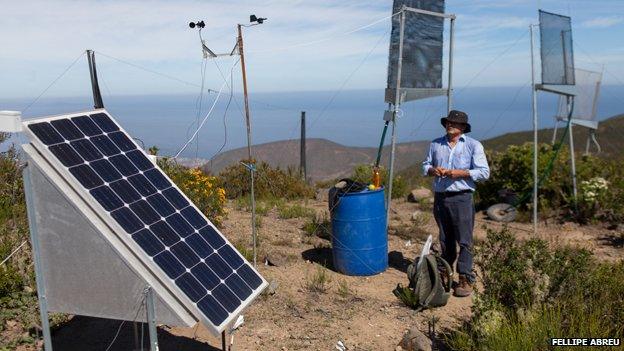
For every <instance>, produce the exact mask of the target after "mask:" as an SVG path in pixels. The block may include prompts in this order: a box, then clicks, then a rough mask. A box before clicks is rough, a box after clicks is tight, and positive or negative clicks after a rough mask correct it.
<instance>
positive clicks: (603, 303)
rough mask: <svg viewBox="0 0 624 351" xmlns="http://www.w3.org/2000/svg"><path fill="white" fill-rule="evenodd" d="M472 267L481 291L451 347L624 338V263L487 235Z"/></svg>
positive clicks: (450, 337) (542, 345)
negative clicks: (478, 276)
mask: <svg viewBox="0 0 624 351" xmlns="http://www.w3.org/2000/svg"><path fill="white" fill-rule="evenodd" d="M475 263H476V264H477V266H478V267H479V268H480V270H481V272H482V278H483V283H484V289H483V291H482V292H476V295H475V304H474V306H473V312H474V313H473V316H472V318H471V320H470V321H468V322H467V323H465V324H464V325H463V326H462V327H460V328H459V329H458V330H456V331H452V332H450V333H448V334H447V336H446V340H447V343H448V344H449V346H450V347H451V349H453V350H543V349H547V348H548V345H547V342H548V338H553V337H556V338H559V337H578V336H579V335H591V336H592V337H622V335H624V325H622V322H621V321H622V320H624V299H623V298H622V296H624V284H622V283H621V282H622V280H623V279H624V262H622V261H620V262H619V263H615V264H613V263H598V262H597V261H596V260H595V259H594V258H593V257H592V256H591V254H590V253H589V252H587V251H586V250H582V249H575V248H569V247H564V248H556V249H549V248H548V246H547V244H546V243H545V242H544V241H542V240H538V239H532V240H529V241H526V242H518V241H516V240H515V238H514V237H513V235H512V234H511V233H510V232H509V231H508V230H507V229H503V230H501V231H498V232H494V231H488V236H487V239H486V240H485V241H484V242H483V244H482V245H481V246H480V247H479V249H478V250H477V259H476V260H475Z"/></svg>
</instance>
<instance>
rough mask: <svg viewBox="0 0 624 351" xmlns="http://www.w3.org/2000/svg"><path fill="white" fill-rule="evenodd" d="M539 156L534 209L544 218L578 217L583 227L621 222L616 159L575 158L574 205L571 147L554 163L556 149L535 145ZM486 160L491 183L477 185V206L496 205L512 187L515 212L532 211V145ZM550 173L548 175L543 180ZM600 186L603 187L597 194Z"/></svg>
mask: <svg viewBox="0 0 624 351" xmlns="http://www.w3.org/2000/svg"><path fill="white" fill-rule="evenodd" d="M538 153H539V157H538V175H539V177H541V178H543V180H542V182H541V184H540V187H539V192H538V194H539V201H538V206H539V208H538V211H539V212H540V213H541V214H542V215H544V214H545V215H552V216H557V217H560V218H571V219H576V220H578V221H579V222H581V223H585V222H588V221H590V220H592V219H599V220H607V221H612V222H615V221H619V220H622V219H623V218H624V204H623V201H624V171H623V170H622V167H621V166H620V165H619V164H618V163H617V162H616V161H613V160H604V159H599V158H597V157H594V156H590V155H584V156H581V157H577V158H576V173H577V181H578V184H579V187H578V189H579V196H578V199H577V200H578V201H577V202H576V203H575V201H574V197H573V195H572V194H573V188H572V177H571V175H570V174H571V171H570V164H569V163H570V162H569V160H570V154H569V149H568V148H567V147H565V146H563V147H562V148H561V149H560V150H559V153H558V156H557V157H556V158H554V161H552V160H553V156H554V155H555V153H556V150H554V148H553V146H552V145H550V144H541V145H539V149H538ZM488 159H489V165H490V169H491V175H490V179H489V180H488V181H486V182H483V183H478V184H477V192H476V198H475V200H476V201H477V202H478V203H479V204H480V205H481V206H489V205H492V204H495V203H498V202H500V200H499V198H498V191H499V190H501V189H511V190H513V191H515V192H516V193H517V194H518V196H519V197H520V199H521V200H522V201H521V203H520V204H519V206H518V208H519V209H520V210H523V211H527V210H530V209H531V206H532V203H531V199H532V196H531V194H532V191H533V145H532V144H531V143H525V144H523V145H511V146H509V147H508V148H507V150H505V151H504V152H494V153H488ZM551 161H552V165H551ZM548 171H549V172H550V174H549V175H547V176H544V175H545V174H546V173H547V172H548ZM599 179H604V180H605V183H604V184H598V183H600V182H601V181H600V180H599ZM598 185H604V186H605V187H606V188H603V190H600V189H598V188H597V187H596V186H598ZM596 190H599V191H598V192H597V191H596Z"/></svg>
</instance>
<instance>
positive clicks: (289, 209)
mask: <svg viewBox="0 0 624 351" xmlns="http://www.w3.org/2000/svg"><path fill="white" fill-rule="evenodd" d="M314 214H315V213H314V210H313V209H311V208H308V207H304V206H301V205H297V204H295V205H292V206H281V207H279V212H278V216H279V218H283V219H289V218H302V217H313V216H314Z"/></svg>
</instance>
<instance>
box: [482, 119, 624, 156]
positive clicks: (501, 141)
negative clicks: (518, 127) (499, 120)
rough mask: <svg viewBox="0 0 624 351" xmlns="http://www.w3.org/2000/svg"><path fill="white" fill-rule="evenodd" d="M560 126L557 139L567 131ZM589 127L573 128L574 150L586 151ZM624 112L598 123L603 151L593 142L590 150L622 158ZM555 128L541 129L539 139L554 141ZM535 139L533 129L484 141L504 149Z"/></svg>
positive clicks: (489, 146)
mask: <svg viewBox="0 0 624 351" xmlns="http://www.w3.org/2000/svg"><path fill="white" fill-rule="evenodd" d="M559 125H560V128H558V130H557V140H559V139H560V137H561V133H563V132H565V125H564V124H563V123H559ZM588 132H589V129H588V128H585V127H580V126H574V127H573V128H572V134H573V138H574V150H575V151H577V152H580V153H583V152H585V145H586V143H587V137H588ZM623 132H624V114H622V115H618V116H614V117H611V118H609V119H606V120H604V121H602V122H600V124H598V131H597V132H596V139H597V140H598V143H599V144H600V147H601V148H602V151H601V152H600V153H598V154H596V147H595V145H593V143H592V144H591V146H590V152H591V153H592V154H595V155H597V156H600V157H605V158H621V157H622V150H623V149H624V138H623ZM552 136H553V129H552V128H548V129H540V130H539V131H538V133H537V139H538V140H539V142H540V143H550V142H551V141H552ZM564 140H565V144H566V145H568V143H569V141H568V137H567V135H566V137H565V139H564ZM532 141H533V131H526V132H516V133H507V134H503V135H501V136H498V137H495V138H492V139H487V140H484V141H483V146H484V147H485V149H486V150H493V151H503V150H505V149H506V148H507V147H508V146H509V145H514V144H523V143H526V142H532Z"/></svg>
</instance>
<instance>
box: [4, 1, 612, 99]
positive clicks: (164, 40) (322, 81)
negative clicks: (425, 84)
mask: <svg viewBox="0 0 624 351" xmlns="http://www.w3.org/2000/svg"><path fill="white" fill-rule="evenodd" d="M446 3H447V4H446V12H447V13H454V14H456V15H457V21H456V35H457V36H456V46H455V48H456V51H455V66H454V74H455V76H454V84H455V86H456V87H464V86H521V85H525V84H526V83H527V82H528V81H529V80H530V54H529V48H530V46H529V35H528V26H529V24H531V23H537V10H538V8H541V9H544V10H546V11H550V12H556V13H560V14H563V15H570V16H571V17H572V28H573V40H574V49H575V61H576V66H577V67H583V68H586V69H594V70H595V69H598V70H599V69H601V68H602V67H604V68H605V76H604V83H605V84H613V85H618V84H619V85H622V84H624V45H622V38H623V37H624V1H621V0H611V1H607V0H592V1H588V0H583V1H574V0H569V1H564V0H552V1H546V0H542V1H515V0H507V1H502V0H471V1H467V0H447V2H446ZM391 7H392V2H391V1H380V0H372V1H362V0H340V1H338V0H335V1H326V0H315V1H310V0H308V1H302V0H291V1H285V0H282V1H279V0H273V1H259V0H255V1H246V0H227V1H208V0H203V1H193V0H177V1H165V0H155V1H132V0H131V1H115V0H109V1H104V0H99V1H89V0H84V1H69V0H53V1H50V0H48V1H34V0H33V1H31V0H23V1H13V0H0V8H2V14H3V16H2V17H3V18H2V20H1V21H0V47H1V48H2V51H1V53H0V82H1V84H0V99H2V98H34V97H36V96H38V95H39V94H41V93H42V92H43V91H44V90H45V94H44V95H45V96H51V97H54V96H83V95H90V94H91V90H90V87H89V78H88V77H89V76H88V70H87V64H86V58H85V56H81V55H82V54H83V52H84V50H86V49H93V50H95V51H96V60H97V65H98V73H99V77H100V85H101V88H102V89H103V90H104V93H106V94H109V95H143V94H188V93H193V94H195V93H197V92H198V90H199V85H200V84H201V82H202V53H201V46H200V41H199V36H198V31H197V30H196V29H195V30H193V29H190V28H189V26H188V23H189V22H190V21H197V20H204V21H205V23H206V28H205V29H204V30H203V31H202V34H203V38H204V39H205V40H206V43H207V45H208V46H209V47H210V48H211V49H212V50H213V51H214V52H216V53H226V52H230V51H231V50H232V47H233V46H234V44H235V39H236V24H237V23H248V19H249V15H250V14H256V15H257V16H259V17H267V18H268V20H267V21H266V22H265V23H264V24H262V25H258V26H253V27H248V28H244V29H243V31H244V41H245V46H244V48H245V52H246V55H245V60H246V66H247V73H248V81H249V90H250V92H276V91H278V92H279V91H289V92H292V91H319V90H336V89H382V88H385V84H386V71H387V60H388V37H389V29H390V19H389V16H390V15H391ZM363 27H364V28H363ZM357 29H359V30H357ZM354 30H355V31H354ZM446 30H448V26H447V27H446ZM447 34H448V33H447ZM447 34H446V35H447ZM535 38H536V41H537V39H538V36H537V35H536V37H535ZM72 63H73V65H71V64H72ZM234 64H236V58H233V57H223V58H219V59H216V60H208V61H207V63H206V66H205V67H206V69H205V75H204V83H205V84H204V85H205V87H207V88H210V89H214V90H219V89H220V88H221V87H222V86H223V78H222V74H223V76H225V77H227V76H228V75H229V74H230V73H229V72H233V83H234V86H235V89H236V90H238V91H239V90H240V86H241V84H240V75H239V74H240V71H239V67H238V66H236V67H233V65H234ZM68 67H70V68H69V69H68ZM65 70H67V71H66V72H65ZM64 72H65V73H64ZM154 72H156V73H154ZM62 73H64V74H63V75H62V77H61V78H60V79H58V80H56V79H57V78H58V77H59V76H60V75H61V74H62ZM227 78H228V79H229V77H227ZM52 83H54V84H52ZM46 89H47V90H46ZM0 107H1V106H0Z"/></svg>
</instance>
